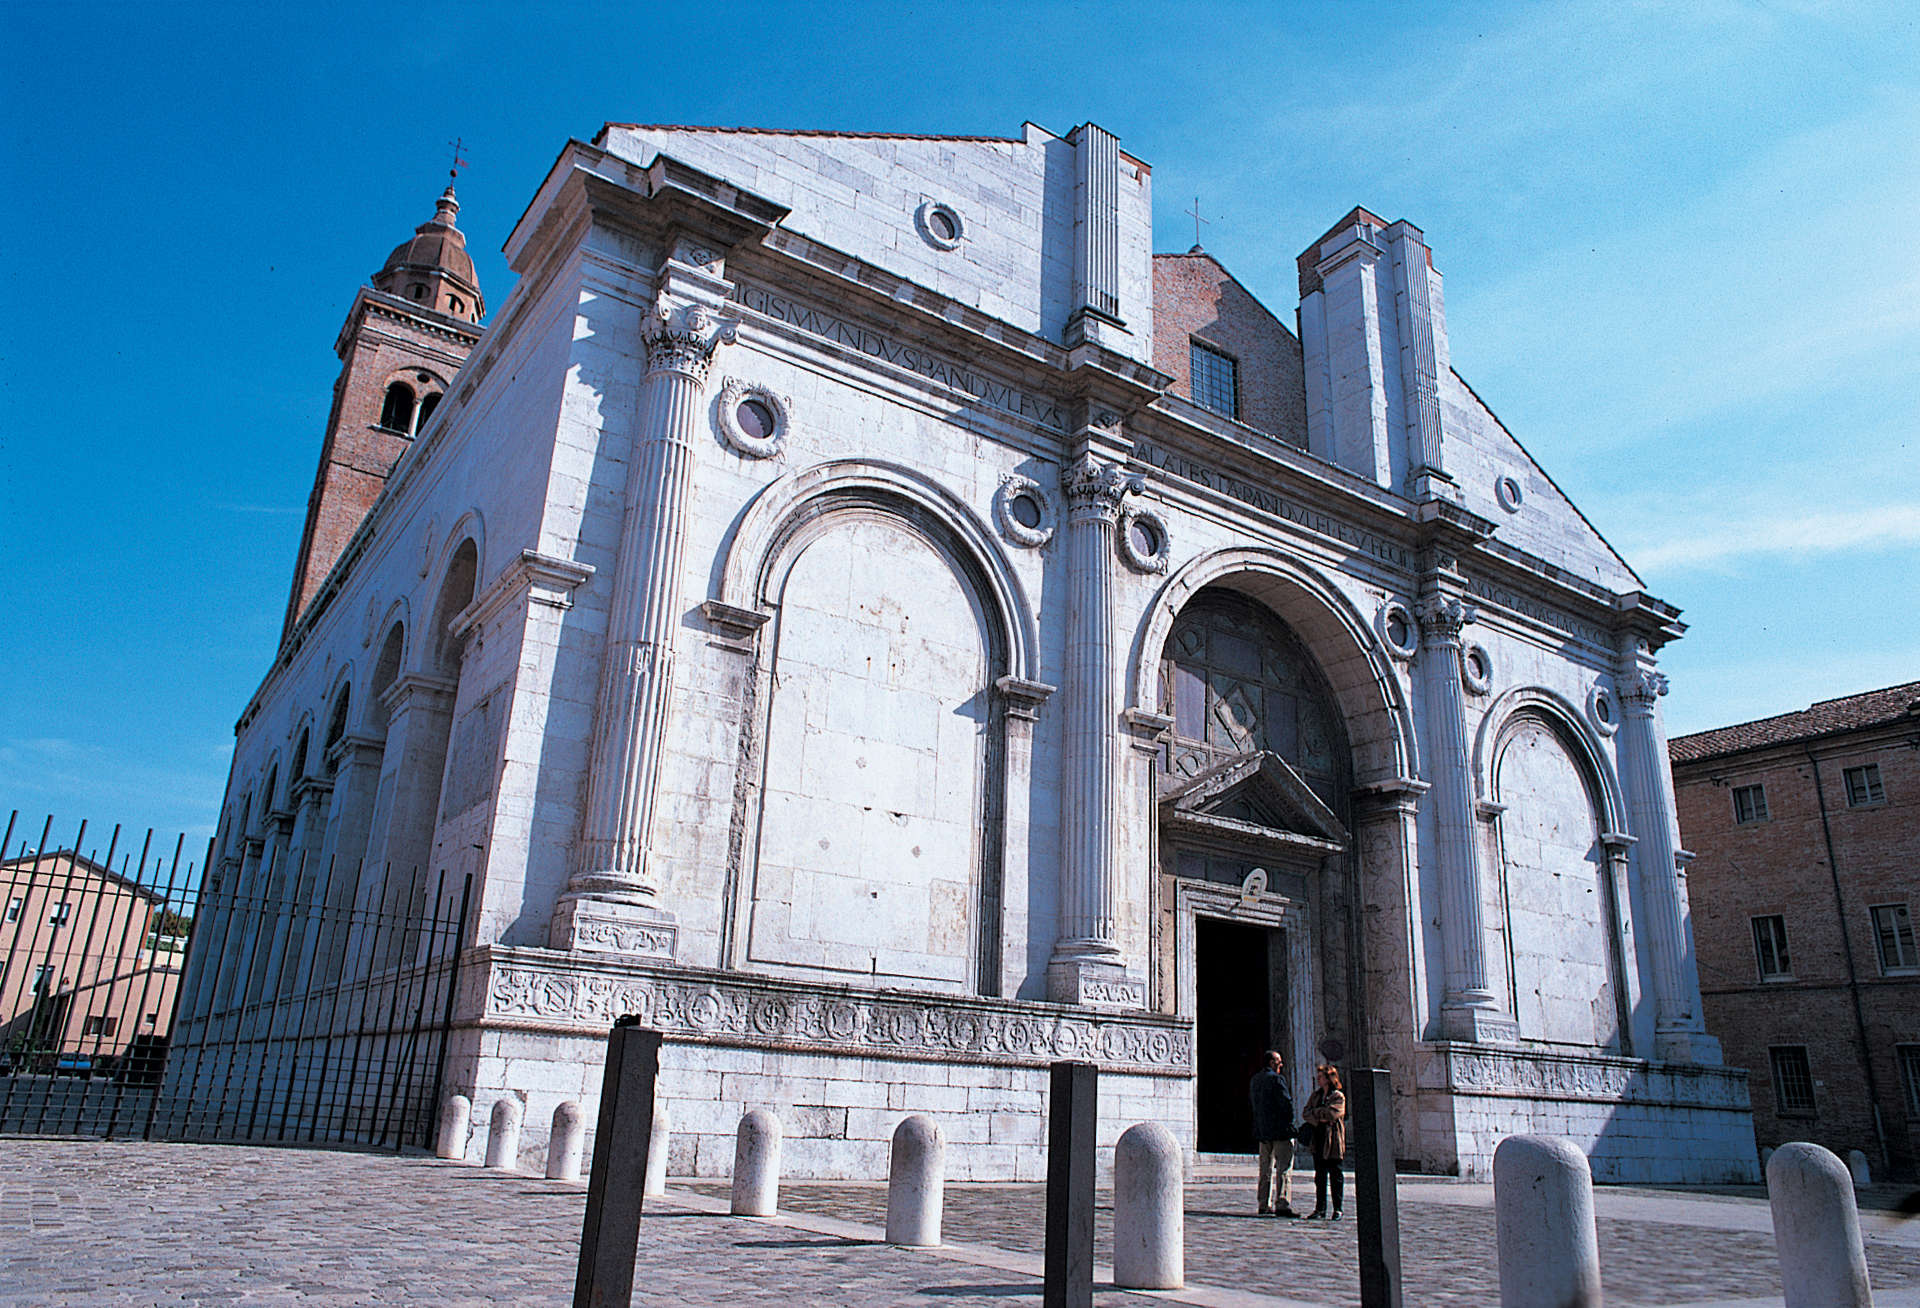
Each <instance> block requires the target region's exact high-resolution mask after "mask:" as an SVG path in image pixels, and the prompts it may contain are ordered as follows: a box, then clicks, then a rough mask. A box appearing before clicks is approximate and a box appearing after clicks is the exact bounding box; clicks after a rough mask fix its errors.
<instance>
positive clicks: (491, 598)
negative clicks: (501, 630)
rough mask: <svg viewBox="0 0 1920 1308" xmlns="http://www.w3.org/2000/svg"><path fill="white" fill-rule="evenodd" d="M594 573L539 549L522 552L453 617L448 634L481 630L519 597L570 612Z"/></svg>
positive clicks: (532, 603)
mask: <svg viewBox="0 0 1920 1308" xmlns="http://www.w3.org/2000/svg"><path fill="white" fill-rule="evenodd" d="M593 572H594V570H593V567H592V565H591V564H586V563H576V562H574V561H573V560H572V559H563V558H559V557H557V556H555V555H552V554H542V553H541V552H540V551H538V550H531V549H526V550H521V551H520V557H518V558H516V559H515V560H514V561H513V562H511V563H509V564H508V565H507V566H506V567H504V568H502V569H501V570H500V575H499V576H498V577H496V578H494V580H493V583H492V584H491V585H489V586H488V587H487V588H486V589H485V590H484V591H482V592H481V593H480V594H479V595H477V596H475V597H474V601H473V603H471V604H469V605H467V607H466V608H464V609H461V610H460V611H459V612H458V613H456V614H454V615H453V618H452V619H451V620H450V621H449V622H448V623H447V630H448V632H449V633H450V634H451V635H454V636H463V635H465V634H467V633H468V632H470V631H475V630H477V629H479V628H481V627H484V626H485V625H486V624H487V623H489V622H491V621H493V620H494V619H495V618H496V617H499V616H500V615H501V614H502V613H504V612H505V611H506V610H507V609H509V608H510V607H512V605H513V604H515V603H516V602H518V601H519V599H520V598H521V597H522V596H525V597H526V600H527V603H528V604H529V605H534V604H544V605H546V606H547V607H548V608H555V609H561V610H565V609H570V608H572V607H573V592H574V591H575V590H577V589H579V588H580V587H581V586H583V585H585V584H586V582H587V579H588V578H589V577H591V576H593Z"/></svg>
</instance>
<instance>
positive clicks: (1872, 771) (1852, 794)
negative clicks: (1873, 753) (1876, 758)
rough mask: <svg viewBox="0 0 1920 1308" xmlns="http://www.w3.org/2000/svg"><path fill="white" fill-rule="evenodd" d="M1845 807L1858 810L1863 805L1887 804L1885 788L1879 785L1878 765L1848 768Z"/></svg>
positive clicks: (1871, 764) (1870, 764)
mask: <svg viewBox="0 0 1920 1308" xmlns="http://www.w3.org/2000/svg"><path fill="white" fill-rule="evenodd" d="M1846 778H1847V807H1848V808H1859V807H1861V806H1862V805H1865V804H1884V803H1886V802H1887V792H1886V788H1885V787H1884V786H1882V785H1881V784H1880V765H1879V764H1878V763H1869V764H1867V765H1866V766H1865V767H1860V768H1848V769H1847V771H1846Z"/></svg>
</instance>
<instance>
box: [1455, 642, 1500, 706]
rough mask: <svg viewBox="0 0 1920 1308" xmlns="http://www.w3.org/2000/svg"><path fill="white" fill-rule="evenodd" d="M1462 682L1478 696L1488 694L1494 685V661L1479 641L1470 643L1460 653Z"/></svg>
mask: <svg viewBox="0 0 1920 1308" xmlns="http://www.w3.org/2000/svg"><path fill="white" fill-rule="evenodd" d="M1460 682H1461V684H1462V685H1464V686H1465V687H1466V688H1467V689H1468V690H1470V691H1472V692H1473V693H1474V694H1476V695H1484V694H1486V693H1487V691H1488V690H1489V689H1490V688H1491V687H1492V685H1493V659H1492V658H1491V657H1490V656H1489V655H1488V654H1487V647H1486V646H1485V645H1482V644H1480V642H1478V641H1468V642H1467V644H1466V647H1465V648H1464V649H1462V650H1461V651H1460Z"/></svg>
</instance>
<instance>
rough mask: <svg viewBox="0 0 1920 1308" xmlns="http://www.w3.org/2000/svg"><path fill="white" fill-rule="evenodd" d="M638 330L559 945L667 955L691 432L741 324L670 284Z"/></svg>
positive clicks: (556, 935) (671, 928)
mask: <svg viewBox="0 0 1920 1308" xmlns="http://www.w3.org/2000/svg"><path fill="white" fill-rule="evenodd" d="M642 338H643V340H644V341H645V343H646V349H647V375H646V379H645V381H644V382H643V383H642V385H641V394H640V409H641V414H642V417H641V424H640V429H639V435H638V436H637V438H636V439H635V441H634V445H633V454H632V457H631V459H630V461H629V463H628V466H627V486H626V513H625V516H624V518H623V519H622V523H621V531H620V547H619V553H618V554H617V556H616V557H615V561H614V570H613V599H612V608H611V611H610V612H609V613H608V616H607V649H606V662H605V666H604V670H603V672H602V674H601V680H600V695H599V701H598V704H597V706H596V708H595V710H594V719H593V753H592V756H591V762H590V764H589V771H588V774H587V804H586V811H585V813H584V815H583V817H582V821H581V830H580V844H579V848H578V851H577V855H576V860H575V870H574V873H573V876H572V877H571V879H570V880H569V881H568V883H567V891H566V894H565V895H564V896H562V898H561V901H560V904H559V907H558V909H557V911H556V913H555V915H554V923H553V933H552V934H553V944H554V946H555V947H556V948H561V949H587V950H599V951H603V952H611V953H621V954H639V955H650V956H656V957H667V958H671V957H672V956H673V952H674V945H675V940H676V936H677V934H678V933H677V928H676V927H675V925H674V918H673V916H672V915H671V914H670V913H668V912H666V911H665V910H664V909H663V908H662V907H661V906H660V905H659V903H658V902H657V901H658V898H659V893H660V877H659V874H658V871H657V869H654V868H652V867H651V866H649V864H648V859H647V839H648V834H649V831H650V829H651V827H652V825H653V811H654V801H655V797H656V795H657V793H658V789H659V786H658V781H659V772H660V751H661V742H662V738H663V737H664V735H665V728H666V721H667V709H668V702H669V699H670V697H671V695H672V693H673V654H674V637H675V634H676V631H677V627H678V623H679V616H680V610H681V587H680V574H681V571H682V568H683V566H684V564H685V561H686V552H687V501H688V496H689V493H690V482H691V479H692V469H693V441H694V435H695V432H696V431H697V429H698V425H699V420H700V414H701V410H702V408H703V404H704V399H705V390H706V381H707V369H708V365H709V364H710V363H711V361H712V359H713V352H714V350H715V349H716V348H718V347H719V346H720V344H721V343H723V342H725V341H730V340H732V339H733V326H732V324H730V323H723V322H721V321H720V320H719V318H718V317H717V315H716V314H715V313H714V311H713V310H712V309H711V308H710V307H709V306H708V305H706V304H704V303H697V302H696V303H692V304H684V303H678V302H676V301H675V300H674V299H671V298H669V297H668V296H667V295H666V294H664V293H663V294H662V295H661V297H660V299H659V301H658V302H657V304H656V305H655V307H654V309H653V310H652V311H651V312H650V313H649V314H648V315H647V318H646V322H645V325H644V326H643V328H642Z"/></svg>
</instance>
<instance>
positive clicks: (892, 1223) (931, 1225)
mask: <svg viewBox="0 0 1920 1308" xmlns="http://www.w3.org/2000/svg"><path fill="white" fill-rule="evenodd" d="M946 1184H947V1142H946V1140H945V1139H944V1138H943V1137H942V1136H941V1134H940V1128H939V1127H938V1126H935V1125H934V1124H933V1122H932V1121H931V1120H929V1119H928V1118H925V1117H921V1116H919V1115H918V1114H915V1115H914V1116H912V1117H908V1118H904V1119H902V1121H901V1123H900V1125H898V1126H896V1127H894V1128H893V1160H892V1162H891V1164H890V1165H889V1168H888V1172H887V1243H888V1244H903V1245H911V1246H913V1247H915V1248H922V1249H930V1248H932V1247H933V1246H935V1245H937V1244H939V1243H940V1207H941V1203H942V1200H943V1197H944V1191H945V1188H946Z"/></svg>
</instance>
